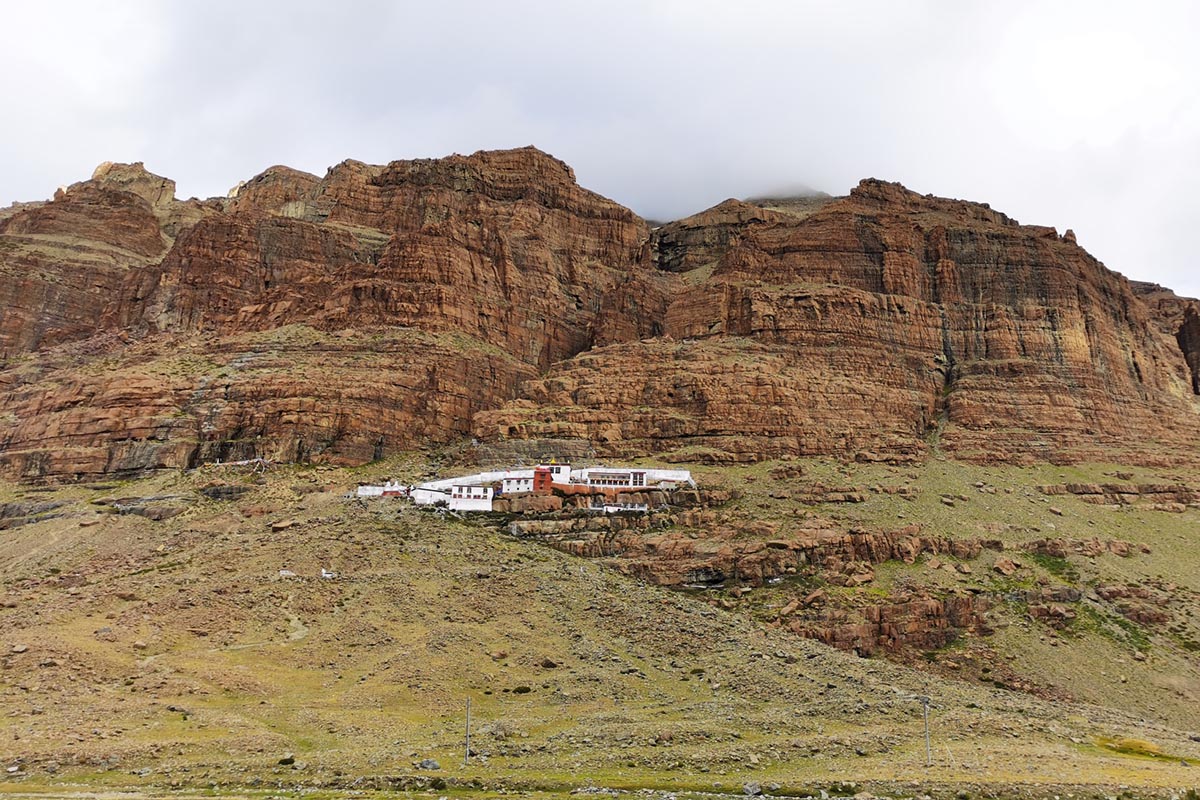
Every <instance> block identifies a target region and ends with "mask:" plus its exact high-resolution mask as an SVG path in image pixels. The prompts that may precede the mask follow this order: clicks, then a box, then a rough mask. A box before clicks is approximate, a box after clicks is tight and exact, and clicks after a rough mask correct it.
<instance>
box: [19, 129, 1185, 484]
mask: <svg viewBox="0 0 1200 800" xmlns="http://www.w3.org/2000/svg"><path fill="white" fill-rule="evenodd" d="M0 274H3V275H4V276H5V278H6V280H5V281H4V282H3V285H2V286H0V300H2V303H0V353H2V354H3V358H4V361H3V368H2V369H0V470H3V471H4V472H5V473H6V474H8V475H9V476H12V477H17V478H21V479H55V480H58V479H68V480H69V479H78V478H85V477H89V476H96V475H100V474H107V473H115V474H131V473H136V472H140V471H143V470H146V469H154V468H161V467H186V466H195V465H196V464H200V463H205V462H209V461H214V460H218V459H221V460H228V459H233V458H249V457H265V458H269V459H272V460H277V461H310V460H324V461H332V462H339V463H362V462H365V461H368V460H371V459H374V458H378V457H380V456H383V455H386V454H388V453H393V452H397V451H401V450H406V449H411V448H413V447H417V446H421V445H425V444H438V443H447V442H453V441H456V440H461V439H463V438H465V437H475V438H477V439H479V440H481V441H483V442H484V443H487V444H493V445H499V446H500V447H501V449H502V448H503V447H506V446H520V444H521V442H532V443H533V444H530V445H525V446H526V447H533V448H534V449H537V448H542V449H545V448H548V447H551V446H552V445H553V443H554V442H556V441H557V442H563V441H585V442H587V443H589V444H590V445H591V446H592V447H593V448H594V449H595V451H596V452H597V453H598V454H599V455H613V456H616V455H621V456H629V455H639V454H645V453H655V454H657V455H659V456H663V457H666V458H670V459H672V460H687V461H710V462H717V463H726V462H750V461H755V460H758V459H762V458H768V457H776V456H784V455H834V456H838V457H845V458H855V459H859V460H864V461H876V460H885V461H892V462H897V461H907V460H914V459H920V458H923V457H924V456H926V455H927V454H929V453H930V452H931V451H933V450H940V451H943V452H946V453H948V454H951V455H953V456H955V457H957V458H960V459H966V460H972V461H979V462H1015V463H1020V462H1029V461H1035V460H1053V461H1059V462H1067V461H1080V460H1096V459H1098V458H1101V457H1103V456H1105V455H1106V454H1111V453H1112V452H1114V451H1120V452H1121V453H1122V454H1124V456H1125V457H1126V458H1127V460H1130V461H1131V462H1142V463H1164V464H1171V463H1190V462H1192V461H1194V458H1195V453H1196V444H1197V437H1198V434H1197V424H1196V423H1197V420H1198V419H1200V404H1198V401H1197V392H1198V391H1200V377H1198V376H1200V315H1198V312H1197V306H1196V303H1195V302H1194V301H1189V300H1184V299H1180V298H1175V297H1174V296H1173V295H1170V296H1169V297H1168V295H1169V293H1166V292H1165V291H1158V292H1154V291H1151V290H1149V289H1147V288H1146V287H1143V286H1141V285H1138V284H1133V283H1130V282H1129V281H1127V280H1126V279H1125V278H1123V277H1122V276H1120V275H1118V274H1116V273H1113V272H1111V271H1109V270H1108V269H1106V268H1105V267H1104V266H1103V265H1102V264H1100V263H1099V262H1098V261H1096V260H1095V259H1094V258H1092V257H1091V256H1090V255H1089V254H1088V253H1087V252H1086V251H1085V250H1083V249H1082V248H1081V247H1079V245H1078V244H1077V243H1076V242H1075V240H1074V236H1073V235H1071V233H1070V232H1069V231H1068V232H1067V233H1066V234H1064V235H1062V236H1060V235H1058V234H1057V232H1055V231H1054V230H1053V229H1050V228H1043V227H1036V226H1023V225H1019V224H1018V223H1017V222H1015V221H1014V220H1012V219H1010V218H1008V217H1006V216H1005V215H1003V214H1001V213H999V212H996V211H994V210H992V209H990V208H989V207H987V206H986V205H980V204H976V203H968V202H963V201H956V200H945V199H941V198H934V197H930V196H921V195H917V194H915V193H913V192H910V191H908V190H906V189H904V188H903V187H901V186H899V185H896V184H889V183H884V182H881V181H876V180H866V181H863V182H862V183H861V184H860V185H859V186H858V187H857V188H855V189H854V190H853V191H852V192H851V193H850V195H849V196H848V197H844V198H825V197H821V198H808V199H806V200H803V201H790V202H789V201H785V200H770V201H758V202H757V203H743V202H739V201H736V200H730V201H726V202H724V203H722V204H720V205H718V206H716V207H714V208H713V209H710V210H708V211H705V212H703V213H701V214H697V215H696V216H694V217H690V218H687V219H684V220H680V221H678V222H673V223H670V224H667V225H663V226H661V227H658V228H655V229H653V230H651V228H650V226H649V225H648V224H647V223H646V222H645V221H643V220H642V219H640V218H639V217H638V216H637V215H636V214H634V213H633V212H632V211H630V210H628V209H626V208H623V207H622V206H620V205H618V204H617V203H614V202H612V201H610V200H607V199H605V198H603V197H600V196H598V195H596V194H594V193H592V192H589V191H587V190H586V189H583V188H581V187H580V186H579V185H578V184H577V183H576V181H575V177H574V174H573V172H572V171H571V169H570V168H569V167H568V166H566V165H565V164H563V163H562V162H560V161H558V160H556V159H554V158H552V157H550V156H548V155H546V154H544V153H542V152H540V151H538V150H536V149H533V148H524V149H520V150H512V151H498V152H480V153H476V154H474V155H471V156H451V157H448V158H444V159H433V160H430V159H424V160H415V161H397V162H392V163H391V164H388V165H386V166H371V165H367V164H363V163H360V162H355V161H346V162H343V163H341V164H339V165H337V166H335V167H333V168H331V169H330V170H329V171H328V173H327V174H326V175H325V176H324V177H323V178H317V177H316V176H313V175H308V174H305V173H301V172H298V171H296V170H292V169H289V168H286V167H272V168H270V169H268V170H266V171H265V172H263V173H262V174H261V175H259V176H257V177H255V178H252V179H251V180H249V181H246V182H245V183H243V184H240V185H239V186H238V187H237V188H236V189H235V190H234V191H232V192H231V193H230V195H229V196H228V197H224V198H213V199H209V200H204V201H197V200H189V201H180V200H177V199H175V197H174V184H173V183H172V182H171V181H169V180H166V179H164V178H160V177H158V176H155V175H152V174H151V173H149V172H147V171H146V170H145V169H144V167H143V166H142V165H141V164H133V165H112V164H106V165H102V166H101V167H100V168H99V169H98V170H97V171H96V174H95V175H93V177H92V178H91V179H90V180H88V181H83V182H81V183H78V184H74V185H72V186H71V187H69V188H67V189H66V190H64V191H61V192H60V193H59V194H58V195H56V197H55V198H54V200H52V201H50V202H47V203H43V204H28V205H26V206H22V207H18V208H14V209H10V210H6V212H5V213H4V214H3V215H0Z"/></svg>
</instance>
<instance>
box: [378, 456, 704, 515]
mask: <svg viewBox="0 0 1200 800" xmlns="http://www.w3.org/2000/svg"><path fill="white" fill-rule="evenodd" d="M695 485H696V482H695V481H693V480H692V473H691V472H690V471H688V470H686V469H650V468H644V467H586V468H583V469H575V470H573V469H571V467H570V465H569V464H539V465H538V466H536V467H532V468H528V469H507V470H497V471H492V472H477V473H475V474H474V475H462V476H459V477H455V478H443V479H440V480H434V481H426V482H425V483H421V484H417V485H415V486H404V485H402V484H399V483H396V482H394V481H389V482H387V483H385V484H383V485H382V486H369V485H363V486H359V487H358V491H357V496H358V497H382V496H407V497H410V498H411V499H412V501H413V503H415V504H416V505H419V506H428V505H435V504H438V503H444V504H445V505H446V506H447V507H449V508H450V510H452V511H491V510H492V501H493V500H494V499H495V498H496V497H503V496H505V495H515V494H530V493H545V494H549V493H551V492H552V491H553V488H554V487H558V488H559V489H561V490H566V491H568V492H569V491H570V490H571V489H572V488H579V489H582V488H597V489H602V490H616V491H621V490H625V491H639V490H642V489H660V490H664V491H672V490H674V489H678V488H679V487H681V486H692V487H694V486H695ZM597 509H601V510H604V511H606V512H609V513H612V512H615V511H630V510H632V511H641V512H644V511H646V510H647V508H646V506H645V505H628V504H626V505H621V504H618V503H613V502H611V501H609V502H606V503H604V504H603V505H601V506H597Z"/></svg>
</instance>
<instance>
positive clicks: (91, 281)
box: [0, 164, 211, 357]
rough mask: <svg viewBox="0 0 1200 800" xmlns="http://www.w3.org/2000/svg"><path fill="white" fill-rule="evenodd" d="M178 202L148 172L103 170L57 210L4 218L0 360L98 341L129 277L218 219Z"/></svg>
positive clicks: (35, 207) (167, 185) (0, 222)
mask: <svg viewBox="0 0 1200 800" xmlns="http://www.w3.org/2000/svg"><path fill="white" fill-rule="evenodd" d="M174 195H175V184H174V182H172V181H169V180H166V179H165V178H161V177H159V176H157V175H153V174H151V173H149V172H147V171H146V170H145V168H144V167H143V166H142V165H141V164H102V165H101V166H100V167H99V168H98V169H97V170H96V172H95V174H94V175H93V177H92V178H91V180H87V181H83V182H82V183H76V184H74V185H72V186H71V187H69V188H68V189H66V190H65V191H62V192H60V193H59V194H58V196H57V197H56V198H55V199H54V201H53V202H49V203H41V204H29V205H28V206H26V207H25V208H22V209H19V210H16V211H15V212H14V213H12V214H10V215H8V216H6V217H3V218H0V276H2V277H3V280H0V356H4V357H10V356H13V355H16V354H18V353H21V352H26V351H29V350H35V349H38V348H42V347H48V346H53V345H56V344H61V343H63V342H68V341H73V340H77V339H81V338H85V337H87V336H91V335H92V334H94V333H96V331H97V329H98V328H99V327H100V319H101V315H102V312H103V311H104V308H105V305H106V304H107V303H108V302H109V301H110V300H111V299H112V298H113V296H114V295H115V294H116V292H117V290H118V288H119V287H120V286H121V282H122V280H124V278H125V277H126V275H128V274H129V273H130V272H131V271H133V270H136V269H138V268H141V267H145V266H147V265H149V264H152V263H154V262H156V261H157V260H159V259H161V258H162V257H163V256H164V255H165V254H166V253H167V251H168V249H169V248H170V246H171V242H172V239H173V238H174V236H175V234H176V233H177V232H178V231H179V230H181V229H183V228H185V227H187V226H189V225H190V224H192V223H193V222H194V221H195V220H196V219H199V218H201V217H202V216H204V215H205V214H207V213H210V212H211V209H210V208H208V207H206V206H204V205H203V204H200V203H196V202H186V203H180V202H176V201H175V197H174Z"/></svg>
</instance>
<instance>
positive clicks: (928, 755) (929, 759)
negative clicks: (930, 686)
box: [917, 694, 933, 768]
mask: <svg viewBox="0 0 1200 800" xmlns="http://www.w3.org/2000/svg"><path fill="white" fill-rule="evenodd" d="M917 699H918V700H920V701H921V713H922V716H924V717H925V766H926V767H927V768H928V767H932V766H933V753H932V752H931V751H930V749H929V695H927V694H923V695H920V696H919V697H917Z"/></svg>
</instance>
